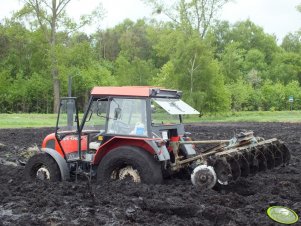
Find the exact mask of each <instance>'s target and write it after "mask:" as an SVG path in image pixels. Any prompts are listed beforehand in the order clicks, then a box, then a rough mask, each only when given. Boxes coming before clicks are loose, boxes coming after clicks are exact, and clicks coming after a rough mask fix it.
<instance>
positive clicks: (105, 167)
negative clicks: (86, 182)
mask: <svg viewBox="0 0 301 226" xmlns="http://www.w3.org/2000/svg"><path fill="white" fill-rule="evenodd" d="M123 179H129V180H131V181H133V182H137V183H140V182H141V183H146V184H160V183H162V181H163V176H162V170H161V164H160V162H159V161H157V160H155V159H154V157H153V156H152V155H151V154H150V153H148V152H147V151H145V150H143V149H140V148H137V147H132V146H124V147H118V148H115V149H113V150H111V151H110V152H109V153H108V154H107V155H106V156H105V157H104V158H103V159H102V160H101V162H100V163H99V166H98V169H97V181H98V182H99V183H102V182H105V181H110V180H123Z"/></svg>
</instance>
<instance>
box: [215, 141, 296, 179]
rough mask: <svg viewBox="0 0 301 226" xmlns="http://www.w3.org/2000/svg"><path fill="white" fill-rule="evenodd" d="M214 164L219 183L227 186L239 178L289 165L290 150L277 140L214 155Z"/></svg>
mask: <svg viewBox="0 0 301 226" xmlns="http://www.w3.org/2000/svg"><path fill="white" fill-rule="evenodd" d="M214 158H215V161H214V163H213V164H212V166H213V167H214V170H215V172H216V176H217V179H218V182H219V183H221V184H227V183H228V182H230V181H235V180H237V179H238V178H239V177H241V176H242V177H246V176H248V175H250V174H251V175H252V174H256V173H257V172H261V171H266V170H268V169H273V168H274V167H278V166H281V165H285V164H288V163H289V160H290V152H289V150H288V148H287V147H286V146H285V145H284V144H283V143H282V142H280V141H278V140H277V139H271V140H266V141H261V142H259V143H255V144H249V145H245V146H240V147H236V148H232V149H228V150H224V151H220V152H218V153H216V154H215V155H214Z"/></svg>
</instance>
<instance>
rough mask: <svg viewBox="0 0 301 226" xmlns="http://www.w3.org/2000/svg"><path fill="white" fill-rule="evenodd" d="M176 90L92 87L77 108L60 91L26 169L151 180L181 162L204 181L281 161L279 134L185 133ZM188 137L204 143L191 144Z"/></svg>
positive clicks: (184, 107) (55, 177)
mask: <svg viewBox="0 0 301 226" xmlns="http://www.w3.org/2000/svg"><path fill="white" fill-rule="evenodd" d="M180 98H181V92H179V91H177V90H168V89H161V88H155V87H95V88H94V89H93V90H92V91H91V96H90V100H89V104H88V106H87V108H86V110H85V112H84V114H83V115H81V114H80V115H79V113H78V110H77V104H76V98H74V97H69V98H62V99H61V102H60V107H59V114H58V118H57V124H56V130H55V132H54V133H52V134H50V135H48V136H46V138H45V139H44V141H43V144H42V149H41V151H39V152H38V153H36V154H35V155H33V156H32V157H31V158H30V159H29V160H28V162H27V164H26V166H25V175H26V177H27V178H28V179H30V180H35V179H41V180H51V181H59V180H73V179H75V178H76V177H77V176H78V175H87V176H89V178H96V179H97V181H99V182H103V181H108V180H123V179H129V180H132V181H134V182H142V183H155V184H156V183H161V182H162V180H163V178H165V177H168V176H170V175H172V174H175V173H178V172H180V171H183V170H185V171H186V172H189V173H190V174H191V180H192V183H193V184H194V185H196V186H198V187H200V188H212V187H214V186H215V185H216V184H217V183H218V184H223V185H225V184H228V182H231V181H235V180H236V179H237V178H239V177H240V176H248V175H250V174H254V173H256V172H258V171H264V170H266V169H271V168H273V167H276V166H279V165H282V164H287V163H288V162H289V158H290V153H289V150H288V149H287V148H286V146H285V145H284V144H283V143H282V142H280V141H278V140H277V139H270V140H263V139H262V138H256V137H254V136H253V132H245V133H240V134H238V135H236V136H235V137H234V138H232V139H230V140H207V141H205V140H203V141H192V140H191V139H190V137H189V133H187V132H185V130H184V125H183V123H182V117H183V115H188V114H199V112H198V111H197V110H195V109H193V108H192V107H191V106H189V105H188V104H186V103H185V102H183V101H182V100H180ZM80 116H81V117H82V119H81V120H80V119H79V118H80ZM170 116H174V117H170ZM196 145H205V146H208V145H209V147H208V148H205V149H204V148H203V149H201V151H199V150H198V151H196V148H195V147H196Z"/></svg>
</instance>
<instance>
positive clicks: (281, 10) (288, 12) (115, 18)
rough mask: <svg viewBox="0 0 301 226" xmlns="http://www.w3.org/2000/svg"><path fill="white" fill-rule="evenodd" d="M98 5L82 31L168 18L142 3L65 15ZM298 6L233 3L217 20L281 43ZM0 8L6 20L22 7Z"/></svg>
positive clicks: (112, 3)
mask: <svg viewBox="0 0 301 226" xmlns="http://www.w3.org/2000/svg"><path fill="white" fill-rule="evenodd" d="M165 2H172V1H170V0H167V1H165ZM99 3H102V4H103V8H104V9H105V10H106V16H105V18H104V20H103V21H101V22H100V23H99V24H94V26H91V27H88V28H85V29H86V30H85V32H88V33H92V32H94V31H95V30H96V29H97V28H101V29H105V28H108V27H113V26H115V25H117V24H118V23H121V22H122V21H123V20H124V19H125V18H129V19H131V20H133V21H135V20H137V19H139V18H143V17H147V18H154V19H157V20H158V19H163V20H164V19H165V20H166V19H167V18H166V17H164V16H163V15H155V14H152V10H151V8H150V7H148V6H147V5H145V4H144V3H143V0H127V1H124V0H102V1H100V0H88V1H87V0H73V2H71V3H70V7H68V10H67V13H68V14H69V15H70V16H71V17H74V18H78V17H79V16H80V15H81V14H84V13H88V12H90V11H92V10H93V9H94V8H95V7H96V6H97V5H99ZM300 3H301V1H300V0H289V1H288V0H252V1H248V0H233V1H232V2H230V3H228V4H227V5H225V6H224V8H223V10H222V12H221V15H220V18H221V19H224V20H227V21H229V22H231V23H234V22H236V21H239V20H246V19H250V20H251V21H253V22H254V23H255V24H257V25H259V26H261V27H263V28H264V30H265V32H267V33H269V34H275V35H276V36H277V39H278V42H279V43H280V42H281V41H282V39H283V37H284V36H285V35H287V34H288V33H289V32H295V31H297V30H298V29H299V28H300V26H301V23H300V22H301V14H300V13H298V12H297V10H296V6H297V5H298V4H300ZM0 6H1V7H0V21H1V20H2V19H3V18H4V17H9V16H10V15H11V12H12V11H15V10H18V9H19V8H21V3H20V1H19V0H10V1H7V0H0Z"/></svg>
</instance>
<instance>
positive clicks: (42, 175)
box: [36, 167, 50, 180]
mask: <svg viewBox="0 0 301 226" xmlns="http://www.w3.org/2000/svg"><path fill="white" fill-rule="evenodd" d="M36 176H37V179H39V180H50V172H49V170H48V169H47V168H46V167H41V168H39V169H38V171H37V174H36Z"/></svg>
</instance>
